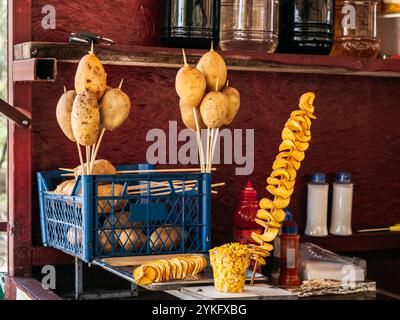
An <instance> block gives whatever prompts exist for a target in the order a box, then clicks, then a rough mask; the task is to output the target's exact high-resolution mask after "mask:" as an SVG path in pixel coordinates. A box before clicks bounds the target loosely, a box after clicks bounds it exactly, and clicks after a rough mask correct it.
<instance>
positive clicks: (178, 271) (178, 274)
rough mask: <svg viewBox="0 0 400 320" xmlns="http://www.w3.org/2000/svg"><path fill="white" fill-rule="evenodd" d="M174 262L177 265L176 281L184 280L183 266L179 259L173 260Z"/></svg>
mask: <svg viewBox="0 0 400 320" xmlns="http://www.w3.org/2000/svg"><path fill="white" fill-rule="evenodd" d="M171 261H173V262H174V263H175V265H176V278H175V279H182V264H181V262H180V260H179V259H177V258H173V259H172V260H171Z"/></svg>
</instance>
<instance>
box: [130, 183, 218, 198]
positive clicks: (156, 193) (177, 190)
mask: <svg viewBox="0 0 400 320" xmlns="http://www.w3.org/2000/svg"><path fill="white" fill-rule="evenodd" d="M223 184H224V185H225V183H223ZM216 185H217V184H216ZM211 187H212V188H213V185H212V186H211ZM216 187H217V186H216ZM193 188H194V190H196V189H197V187H196V184H193V185H187V186H185V188H183V186H180V187H174V189H173V190H171V188H169V187H166V188H160V189H157V190H154V189H153V190H150V195H152V196H160V195H168V194H171V193H172V191H175V193H181V192H183V191H190V190H192V189H193ZM128 191H129V190H128ZM144 191H145V190H140V191H130V192H128V195H139V194H145V192H144ZM162 191H167V192H162ZM211 193H212V194H217V193H218V192H217V191H214V190H211Z"/></svg>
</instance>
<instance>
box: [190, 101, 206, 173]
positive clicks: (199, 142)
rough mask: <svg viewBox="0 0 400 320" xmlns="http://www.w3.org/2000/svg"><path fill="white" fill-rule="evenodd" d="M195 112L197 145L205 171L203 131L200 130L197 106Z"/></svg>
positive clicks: (202, 169)
mask: <svg viewBox="0 0 400 320" xmlns="http://www.w3.org/2000/svg"><path fill="white" fill-rule="evenodd" d="M193 114H194V120H195V123H196V136H197V147H198V149H199V160H200V167H201V172H204V169H205V166H204V153H203V140H201V131H200V125H199V120H198V119H197V114H196V108H193Z"/></svg>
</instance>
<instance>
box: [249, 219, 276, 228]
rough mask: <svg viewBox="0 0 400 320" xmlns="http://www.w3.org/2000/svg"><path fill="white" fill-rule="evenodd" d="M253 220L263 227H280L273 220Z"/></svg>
mask: <svg viewBox="0 0 400 320" xmlns="http://www.w3.org/2000/svg"><path fill="white" fill-rule="evenodd" d="M254 221H255V222H256V223H257V224H259V225H260V226H262V227H264V228H268V227H273V228H280V227H281V225H280V224H279V223H277V222H275V221H273V220H270V221H264V220H261V219H254Z"/></svg>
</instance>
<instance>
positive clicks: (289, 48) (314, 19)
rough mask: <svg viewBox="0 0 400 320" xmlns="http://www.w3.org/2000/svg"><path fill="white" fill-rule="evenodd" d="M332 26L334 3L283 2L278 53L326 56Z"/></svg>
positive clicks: (330, 0)
mask: <svg viewBox="0 0 400 320" xmlns="http://www.w3.org/2000/svg"><path fill="white" fill-rule="evenodd" d="M333 27H334V0H296V1H292V0H280V1H279V45H278V52H282V53H305V54H320V55H327V54H329V53H330V51H331V48H332V44H333Z"/></svg>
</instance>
